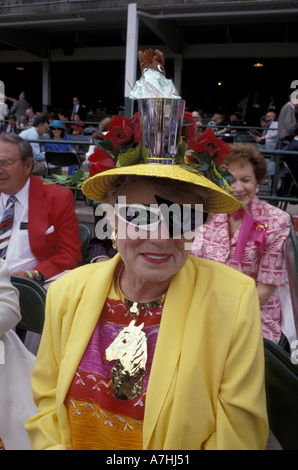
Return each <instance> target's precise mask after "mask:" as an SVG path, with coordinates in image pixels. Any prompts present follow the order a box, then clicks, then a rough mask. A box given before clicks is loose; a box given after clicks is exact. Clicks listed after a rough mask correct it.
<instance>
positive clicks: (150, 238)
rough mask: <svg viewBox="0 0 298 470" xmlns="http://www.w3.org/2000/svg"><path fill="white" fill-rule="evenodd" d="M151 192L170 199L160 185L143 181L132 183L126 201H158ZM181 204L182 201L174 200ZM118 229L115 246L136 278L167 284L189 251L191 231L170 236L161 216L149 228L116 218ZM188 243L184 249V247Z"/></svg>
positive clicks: (149, 282)
mask: <svg viewBox="0 0 298 470" xmlns="http://www.w3.org/2000/svg"><path fill="white" fill-rule="evenodd" d="M154 195H157V196H160V197H162V198H164V199H169V197H168V194H166V193H165V192H164V191H163V189H162V188H154V187H152V185H151V184H149V183H145V184H141V185H137V184H136V185H134V187H133V188H131V189H130V188H129V189H128V190H127V191H126V194H125V196H126V204H129V205H131V204H142V205H143V206H146V207H147V206H150V205H151V204H152V205H153V204H154V205H155V207H156V204H157V201H156V199H155V197H154ZM173 202H177V203H179V204H182V203H183V202H182V201H177V200H174V201H173ZM116 226H117V228H118V229H119V230H118V237H117V249H118V251H119V253H120V256H121V258H122V260H123V261H124V264H125V270H126V273H127V274H129V276H130V277H131V279H135V280H136V282H139V281H140V280H142V283H143V284H147V285H148V284H152V285H154V284H155V285H156V284H160V286H162V285H164V286H165V287H167V286H168V284H169V282H170V281H171V279H172V278H173V277H174V275H175V274H176V273H177V272H178V271H180V269H181V268H182V267H183V266H184V264H185V262H186V260H187V257H188V255H189V252H190V246H187V245H185V244H186V243H188V244H190V234H188V235H185V236H184V235H183V234H182V235H181V236H179V237H175V238H171V237H170V236H169V232H168V229H167V226H166V224H165V222H164V221H163V220H161V222H160V223H159V225H158V227H157V228H156V229H155V230H154V231H152V232H150V231H147V230H140V229H139V228H138V227H137V226H134V225H132V224H127V223H125V222H122V220H119V219H117V220H116ZM185 246H187V248H188V249H187V250H186V249H185Z"/></svg>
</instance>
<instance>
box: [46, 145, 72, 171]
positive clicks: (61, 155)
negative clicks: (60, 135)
mask: <svg viewBox="0 0 298 470" xmlns="http://www.w3.org/2000/svg"><path fill="white" fill-rule="evenodd" d="M45 159H46V164H47V171H46V177H48V176H49V175H50V174H51V170H53V168H51V167H50V165H53V166H54V167H55V169H58V168H62V167H70V166H76V169H78V168H80V159H79V157H78V156H77V154H76V153H74V152H53V151H51V150H49V151H47V152H46V153H45Z"/></svg>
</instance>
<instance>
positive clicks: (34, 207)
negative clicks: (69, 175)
mask: <svg viewBox="0 0 298 470" xmlns="http://www.w3.org/2000/svg"><path fill="white" fill-rule="evenodd" d="M32 167H33V154H32V148H31V145H30V144H29V142H27V141H24V140H23V139H22V138H20V137H19V136H17V135H16V134H12V133H10V134H8V133H2V134H0V193H1V195H0V257H2V258H4V259H6V261H7V264H8V268H9V271H10V273H11V274H14V275H17V276H22V277H28V278H31V279H34V280H36V281H41V282H42V281H45V280H46V279H49V278H52V277H53V276H56V275H58V274H60V273H62V272H63V271H65V270H69V269H73V268H76V267H77V266H79V264H80V263H81V259H82V257H81V238H80V232H79V224H78V219H77V215H76V213H75V203H74V198H73V195H72V192H71V191H69V190H68V189H65V188H62V187H57V186H56V185H45V184H44V183H43V180H42V179H41V178H39V177H37V176H33V175H31V170H32ZM10 196H14V197H13V198H10ZM8 212H10V213H9V216H10V219H9V221H8V220H7V213H8ZM3 219H4V220H3ZM10 225H11V226H10Z"/></svg>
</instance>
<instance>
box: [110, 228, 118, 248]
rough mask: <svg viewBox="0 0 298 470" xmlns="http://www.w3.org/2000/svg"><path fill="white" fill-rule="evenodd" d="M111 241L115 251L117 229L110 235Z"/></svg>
mask: <svg viewBox="0 0 298 470" xmlns="http://www.w3.org/2000/svg"><path fill="white" fill-rule="evenodd" d="M111 240H112V247H113V248H114V249H115V250H116V249H117V229H115V230H114V231H113V232H112V233H111Z"/></svg>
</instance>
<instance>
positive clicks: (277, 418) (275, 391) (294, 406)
mask: <svg viewBox="0 0 298 470" xmlns="http://www.w3.org/2000/svg"><path fill="white" fill-rule="evenodd" d="M264 347H265V387H266V398H267V412H268V419H269V426H270V429H271V431H272V432H273V434H274V436H275V437H276V439H277V440H278V442H279V443H280V445H281V447H282V448H283V449H284V450H298V400H297V397H298V358H297V361H295V360H294V359H293V358H292V357H291V355H290V354H289V353H287V352H286V351H284V350H283V349H282V348H281V347H280V346H278V345H277V344H274V343H272V342H271V341H269V340H267V339H264ZM296 362H297V363H296Z"/></svg>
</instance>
